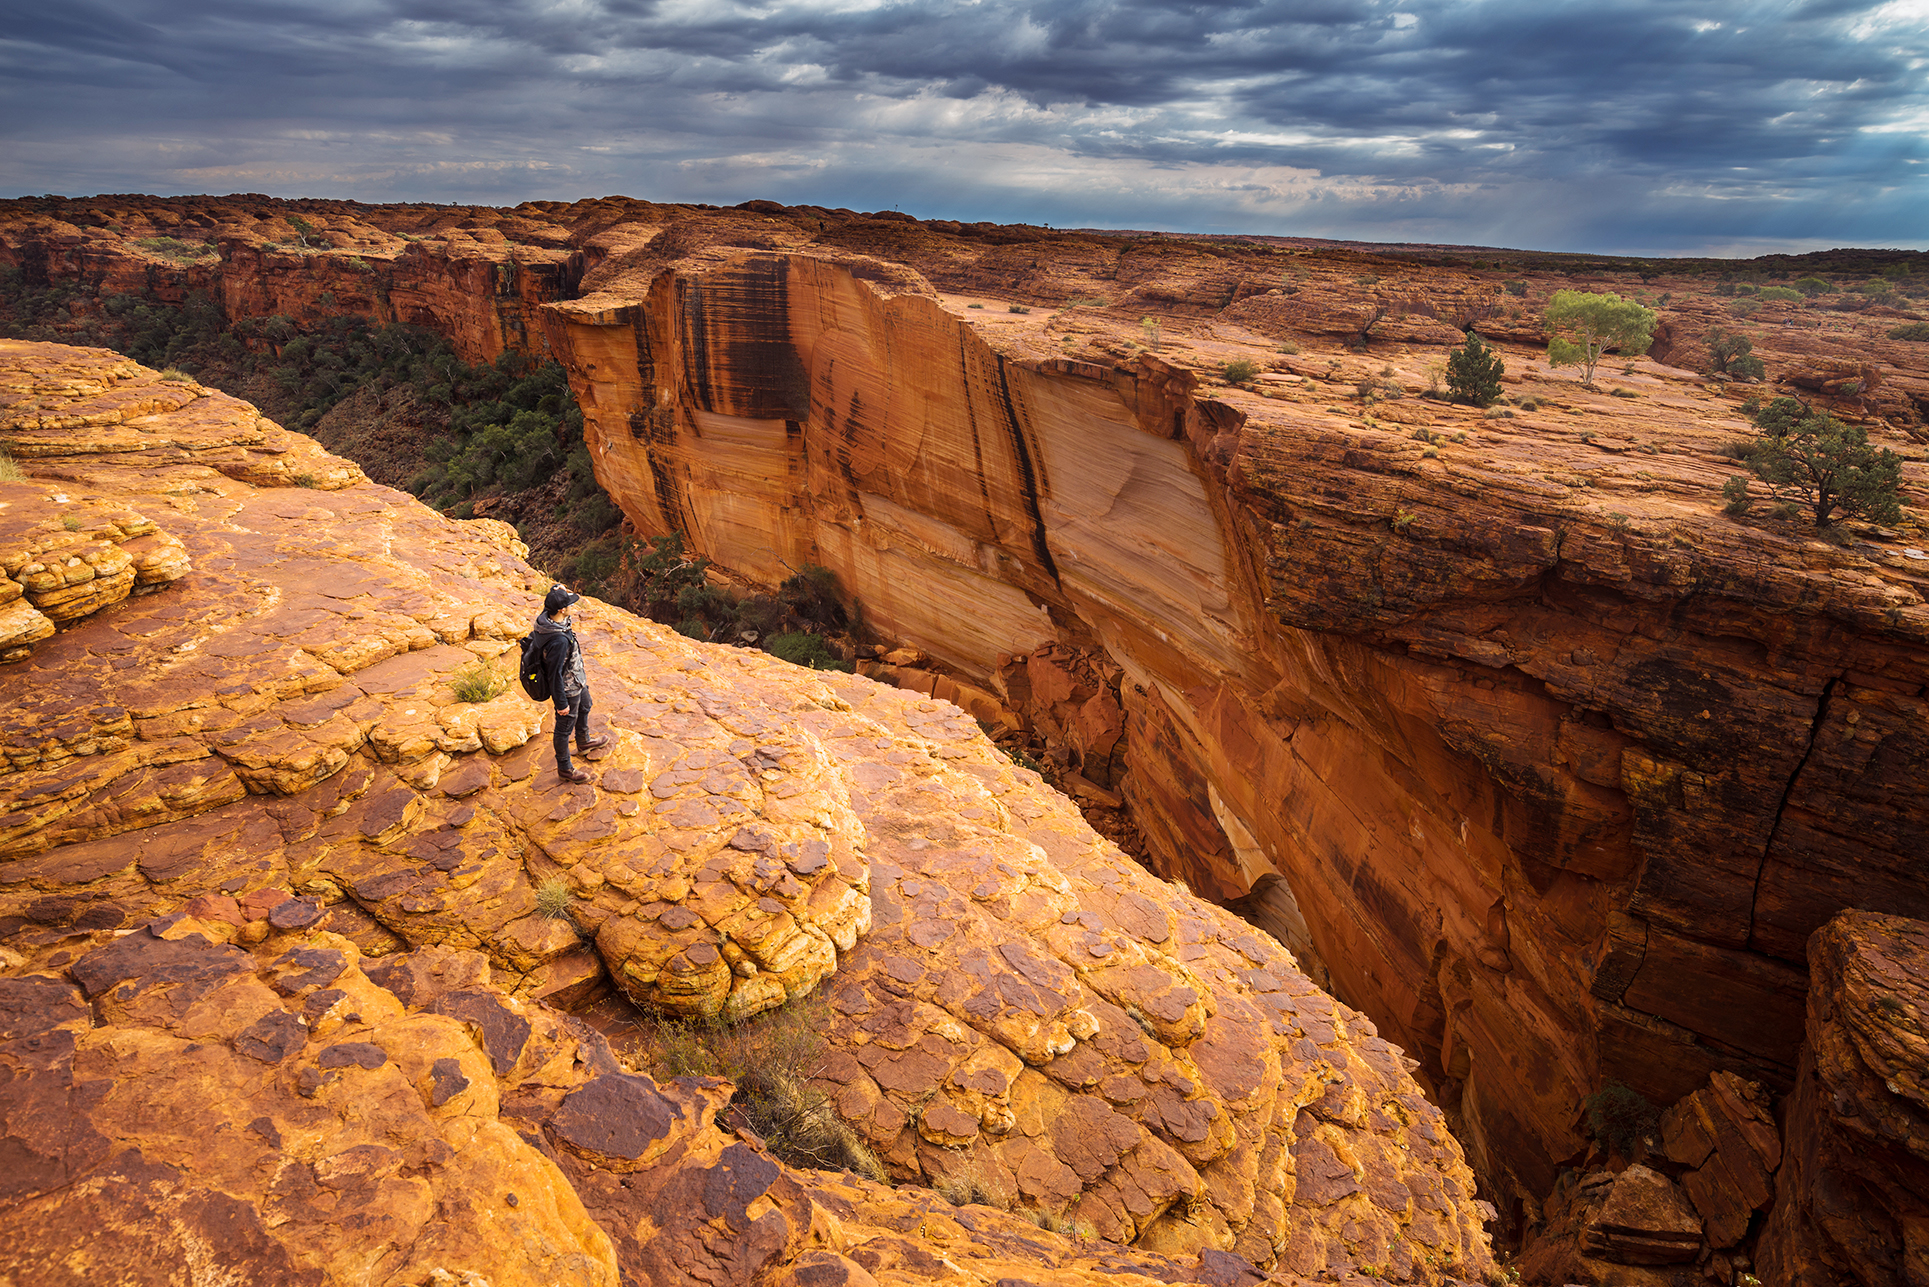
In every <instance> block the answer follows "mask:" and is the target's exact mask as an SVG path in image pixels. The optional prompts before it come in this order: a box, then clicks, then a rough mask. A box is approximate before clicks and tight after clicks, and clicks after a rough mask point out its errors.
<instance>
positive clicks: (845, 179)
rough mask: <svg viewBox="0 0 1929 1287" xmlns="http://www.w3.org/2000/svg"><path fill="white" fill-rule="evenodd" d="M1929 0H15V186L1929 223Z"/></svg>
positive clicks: (1440, 233)
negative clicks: (1182, 0) (1876, 0)
mask: <svg viewBox="0 0 1929 1287" xmlns="http://www.w3.org/2000/svg"><path fill="white" fill-rule="evenodd" d="M1926 140H1929V0H1890V2H1889V3H1883V4H1866V3H1859V2H1857V0H1798V2H1793V3H1781V2H1777V0H1769V2H1761V3H1745V4H1744V3H1734V2H1733V0H1729V2H1727V3H1696V2H1692V0H1602V2H1600V3H1593V4H1580V3H1569V2H1568V0H1277V2H1271V3H1263V2H1262V3H1243V2H1241V0H1231V2H1228V3H1207V2H1201V3H1194V4H1178V3H1158V2H1153V0H1037V2H1036V3H1031V4H1019V3H1011V2H1009V0H770V2H766V3H735V2H732V0H59V2H58V3H49V2H48V0H0V196H20V195H31V194H38V193H43V192H57V193H63V194H67V195H76V196H78V195H89V194H93V193H100V192H153V193H184V192H214V193H221V192H266V193H270V194H273V195H276V196H330V197H353V198H356V199H359V200H363V201H411V200H413V201H460V202H482V203H488V204H514V203H515V202H517V201H521V200H525V199H531V198H552V199H570V198H576V197H585V196H602V195H606V194H610V193H621V194H624V195H628V196H635V197H647V198H650V199H654V200H660V201H708V202H713V203H716V204H721V205H729V204H734V203H736V202H739V201H744V200H748V199H750V198H753V197H763V198H769V199H773V200H777V201H783V202H787V203H794V204H818V205H828V206H848V207H852V208H855V209H859V210H871V209H880V208H888V207H897V208H899V209H902V210H904V211H906V212H909V213H912V214H916V215H918V216H920V217H925V218H951V219H965V220H977V219H990V220H997V221H1001V222H1019V221H1023V222H1031V223H1049V224H1052V225H1055V226H1061V227H1063V226H1073V227H1076V226H1091V227H1123V228H1168V229H1177V230H1191V231H1203V232H1258V233H1281V234H1292V235H1303V236H1321V237H1341V238H1360V239H1366V240H1375V241H1445V242H1456V243H1465V244H1477V245H1500V246H1516V247H1529V248H1541V249H1556V250H1590V251H1600V252H1608V251H1620V252H1631V253H1667V252H1693V251H1703V252H1708V253H1716V254H1754V253H1759V252H1761V251H1763V250H1769V249H1812V248H1821V247H1829V246H1843V245H1854V246H1902V247H1912V248H1929V173H1925V171H1929V141H1926Z"/></svg>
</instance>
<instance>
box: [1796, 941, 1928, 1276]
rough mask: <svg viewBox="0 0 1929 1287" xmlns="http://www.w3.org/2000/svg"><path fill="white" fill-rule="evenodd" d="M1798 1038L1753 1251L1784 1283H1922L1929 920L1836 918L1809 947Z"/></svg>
mask: <svg viewBox="0 0 1929 1287" xmlns="http://www.w3.org/2000/svg"><path fill="white" fill-rule="evenodd" d="M1809 961H1810V968H1811V970H1812V984H1813V985H1812V987H1811V989H1810V993H1809V1003H1808V1043H1807V1045H1806V1046H1805V1047H1804V1048H1803V1050H1802V1067H1801V1076H1800V1079H1799V1080H1798V1081H1797V1083H1796V1086H1795V1093H1794V1094H1793V1095H1791V1096H1790V1097H1789V1101H1788V1148H1787V1162H1786V1164H1785V1165H1784V1166H1783V1168H1782V1173H1781V1177H1780V1183H1779V1185H1778V1186H1777V1191H1776V1202H1775V1210H1774V1214H1773V1216H1772V1217H1771V1219H1770V1221H1769V1226H1768V1231H1767V1233H1766V1234H1765V1235H1764V1237H1763V1239H1762V1250H1761V1255H1760V1257H1759V1259H1760V1261H1761V1265H1762V1277H1763V1281H1765V1282H1775V1283H1788V1284H1790V1287H1821V1285H1822V1284H1828V1285H1829V1287H1834V1284H1838V1283H1885V1284H1886V1283H1913V1282H1919V1281H1921V1280H1922V1279H1923V1278H1924V1277H1925V1275H1929V1042H1926V1041H1925V1040H1924V1029H1923V1024H1924V1022H1925V1016H1929V986H1926V985H1925V979H1929V925H1925V924H1924V923H1923V922H1921V921H1912V920H1906V919H1904V918H1902V917H1899V916H1881V915H1875V914H1872V913H1867V912H1844V913H1843V914H1842V915H1840V916H1838V917H1836V918H1835V919H1834V920H1832V921H1830V922H1829V923H1828V924H1827V925H1825V926H1823V927H1822V928H1821V929H1819V930H1817V931H1816V932H1815V936H1814V937H1813V938H1812V939H1810V940H1809Z"/></svg>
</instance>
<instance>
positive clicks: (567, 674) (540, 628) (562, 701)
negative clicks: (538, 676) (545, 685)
mask: <svg viewBox="0 0 1929 1287" xmlns="http://www.w3.org/2000/svg"><path fill="white" fill-rule="evenodd" d="M532 633H533V634H535V636H536V637H537V638H538V639H540V640H542V645H543V654H542V655H543V671H544V672H545V673H546V674H547V675H548V676H549V700H550V701H551V702H553V703H554V704H556V705H558V706H567V705H573V704H574V703H575V701H576V699H577V698H578V697H580V696H582V694H583V692H584V690H585V689H587V688H588V687H589V676H588V675H586V674H584V673H583V650H582V647H581V646H580V645H578V644H577V642H576V632H575V631H574V630H572V629H570V627H569V626H568V625H567V624H566V623H564V622H561V621H555V620H552V619H551V618H550V617H549V616H548V615H547V614H545V613H540V612H539V613H537V614H536V624H535V626H534V627H532Z"/></svg>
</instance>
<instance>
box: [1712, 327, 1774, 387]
mask: <svg viewBox="0 0 1929 1287" xmlns="http://www.w3.org/2000/svg"><path fill="white" fill-rule="evenodd" d="M1754 350H1755V343H1754V341H1753V340H1751V339H1749V338H1748V337H1747V336H1746V335H1742V334H1739V333H1737V332H1733V331H1724V330H1722V329H1721V328H1720V327H1719V326H1717V327H1715V328H1714V329H1712V330H1710V331H1709V332H1708V357H1709V360H1710V361H1712V362H1713V363H1714V365H1715V372H1716V374H1718V375H1733V376H1738V377H1740V378H1742V379H1746V380H1759V379H1761V378H1762V376H1763V375H1764V374H1765V373H1766V368H1765V367H1764V366H1763V365H1762V360H1761V359H1760V358H1758V357H1756V356H1755V351H1754Z"/></svg>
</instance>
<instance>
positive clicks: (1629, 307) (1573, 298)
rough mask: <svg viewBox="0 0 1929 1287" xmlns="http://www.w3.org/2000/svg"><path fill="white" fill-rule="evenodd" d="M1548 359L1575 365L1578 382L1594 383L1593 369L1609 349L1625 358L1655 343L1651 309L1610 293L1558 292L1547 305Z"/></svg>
mask: <svg viewBox="0 0 1929 1287" xmlns="http://www.w3.org/2000/svg"><path fill="white" fill-rule="evenodd" d="M1547 329H1548V330H1549V331H1550V332H1552V336H1551V338H1550V339H1549V340H1548V344H1547V360H1548V362H1549V363H1550V364H1551V365H1553V366H1578V367H1580V368H1581V383H1583V384H1585V385H1588V386H1590V387H1591V386H1592V385H1593V384H1594V367H1595V365H1596V364H1597V363H1599V362H1600V360H1601V357H1602V355H1603V354H1605V353H1607V352H1608V351H1609V350H1610V349H1612V350H1613V351H1615V352H1617V353H1619V354H1621V355H1622V356H1623V357H1635V356H1638V355H1639V354H1642V353H1646V352H1647V351H1648V345H1650V344H1652V343H1653V342H1654V311H1653V310H1652V309H1647V308H1643V307H1641V305H1639V304H1637V303H1635V302H1634V301H1633V300H1631V299H1622V298H1621V297H1620V296H1619V295H1616V294H1615V293H1614V292H1612V291H1607V292H1603V293H1598V294H1597V293H1594V292H1591V291H1579V290H1557V291H1555V292H1554V298H1553V299H1551V300H1549V301H1548V303H1547Z"/></svg>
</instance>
